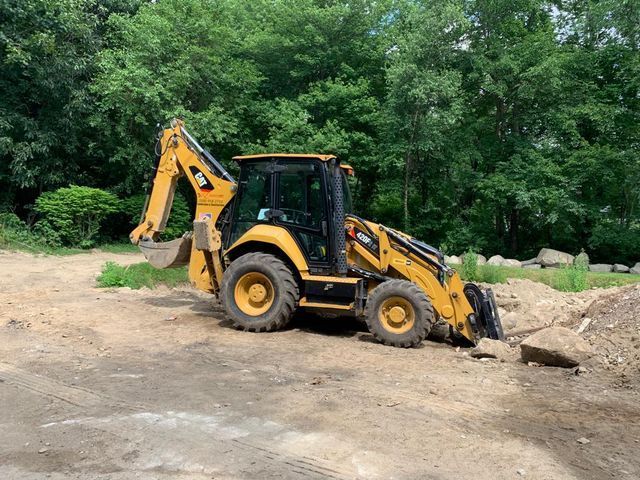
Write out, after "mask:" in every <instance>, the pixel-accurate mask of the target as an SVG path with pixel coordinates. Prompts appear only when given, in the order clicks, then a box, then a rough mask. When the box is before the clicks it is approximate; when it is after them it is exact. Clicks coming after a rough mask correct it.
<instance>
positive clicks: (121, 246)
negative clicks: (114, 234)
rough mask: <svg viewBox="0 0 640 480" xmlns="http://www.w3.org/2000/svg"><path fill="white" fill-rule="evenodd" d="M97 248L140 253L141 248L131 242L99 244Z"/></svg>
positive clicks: (113, 251)
mask: <svg viewBox="0 0 640 480" xmlns="http://www.w3.org/2000/svg"><path fill="white" fill-rule="evenodd" d="M96 248H97V249H98V250H100V251H101V252H106V253H140V248H138V246H137V245H134V244H133V243H131V242H126V243H125V242H122V243H105V244H103V245H98V246H97V247H96Z"/></svg>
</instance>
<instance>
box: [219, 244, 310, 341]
mask: <svg viewBox="0 0 640 480" xmlns="http://www.w3.org/2000/svg"><path fill="white" fill-rule="evenodd" d="M220 299H221V301H222V304H223V306H224V308H225V310H226V312H227V314H228V315H229V317H231V319H232V321H233V324H234V326H235V327H236V328H239V329H241V330H246V331H249V332H272V331H274V330H279V329H281V328H284V327H285V326H286V325H287V324H288V323H289V321H290V320H291V317H292V316H293V313H294V312H295V309H296V305H297V303H298V300H299V290H298V284H297V282H296V280H295V278H294V276H293V273H292V272H291V270H290V269H289V267H287V265H286V264H285V263H284V262H283V261H282V260H280V259H279V258H278V257H276V256H274V255H270V254H268V253H261V252H256V253H247V254H245V255H242V256H241V257H238V258H237V259H236V260H234V261H233V262H231V265H230V266H229V268H228V269H227V270H226V271H225V272H224V276H223V278H222V285H221V288H220Z"/></svg>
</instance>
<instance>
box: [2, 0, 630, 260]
mask: <svg viewBox="0 0 640 480" xmlns="http://www.w3.org/2000/svg"><path fill="white" fill-rule="evenodd" d="M639 26H640V2H638V0H554V1H542V0H516V1H514V0H442V1H437V2H431V1H426V0H349V1H347V0H252V1H251V2H244V1H239V0H159V1H156V2H144V1H141V0H139V1H136V0H109V1H106V2H105V1H100V2H98V1H96V0H20V1H18V0H2V1H0V32H2V33H1V34H0V89H1V90H2V93H3V102H2V103H1V104H0V157H2V158H1V160H0V210H5V211H6V210H9V211H14V212H16V213H18V215H19V216H20V217H21V218H23V219H25V220H27V221H28V222H32V221H33V219H32V218H31V215H32V214H33V209H32V208H31V207H30V205H32V204H33V203H34V201H35V199H36V198H37V197H38V195H40V193H42V192H43V191H48V190H53V189H56V188H58V187H61V186H66V185H68V184H69V183H75V184H78V185H88V186H92V187H100V188H106V189H108V190H110V191H111V192H113V193H115V194H117V195H118V196H120V197H122V198H123V197H127V196H131V195H136V194H139V193H141V192H142V190H143V188H144V185H145V184H146V177H147V175H148V173H149V169H150V166H151V164H152V157H153V133H154V129H155V125H156V123H157V122H159V121H160V122H166V120H167V119H169V118H170V117H172V116H181V117H183V118H185V120H186V122H187V124H188V126H189V128H190V130H192V131H193V133H194V134H195V135H196V136H197V137H198V138H200V140H201V142H202V143H203V144H204V145H207V146H208V147H209V149H210V150H211V151H212V152H214V153H215V154H217V156H218V157H219V158H220V159H222V160H223V161H224V162H225V163H227V164H228V165H229V166H230V167H231V168H233V166H232V165H230V164H229V162H228V159H229V158H230V157H231V156H232V155H235V154H240V153H251V152H261V151H273V150H277V151H319V152H326V153H336V154H338V155H339V156H340V157H341V158H342V159H344V160H345V161H347V162H348V163H349V164H351V165H353V166H354V167H355V168H356V173H357V175H358V182H357V184H356V185H354V190H355V192H354V193H355V200H356V206H357V208H358V210H359V213H361V214H362V215H363V216H368V217H370V218H373V219H376V220H379V221H382V222H384V223H387V224H389V225H393V226H396V227H398V228H403V229H405V230H407V231H408V232H410V233H412V234H414V235H416V236H418V237H421V238H423V239H425V240H427V241H429V242H431V243H433V244H435V245H440V246H442V247H444V248H445V250H447V251H448V252H450V253H460V252H462V251H465V250H467V249H469V248H471V249H474V250H475V251H481V252H483V253H484V254H485V255H491V254H494V253H501V254H503V255H508V256H518V257H530V256H532V254H534V253H535V252H536V251H537V249H538V248H539V247H541V246H551V247H554V248H559V249H562V250H566V251H569V252H573V253H577V252H578V251H579V250H580V248H585V250H587V252H589V254H590V256H591V259H592V260H593V261H600V260H606V261H609V262H611V261H622V262H631V261H634V262H635V261H638V260H640V205H639V203H640V55H639V48H640V27H639Z"/></svg>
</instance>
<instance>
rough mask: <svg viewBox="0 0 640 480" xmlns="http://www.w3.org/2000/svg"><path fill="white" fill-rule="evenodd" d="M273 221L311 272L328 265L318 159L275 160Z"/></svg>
mask: <svg viewBox="0 0 640 480" xmlns="http://www.w3.org/2000/svg"><path fill="white" fill-rule="evenodd" d="M277 172H278V173H277V174H276V180H275V202H274V203H275V209H276V211H277V216H275V223H276V224H277V225H280V226H282V227H284V228H286V229H287V230H288V231H290V232H291V234H292V235H293V237H294V238H295V240H296V242H297V243H298V244H299V245H300V247H301V249H302V251H303V253H304V255H305V256H306V257H307V262H308V264H309V267H310V269H311V272H312V273H326V272H327V271H328V270H329V268H330V261H329V257H330V255H329V252H330V250H329V247H330V245H329V241H328V239H329V235H328V231H327V225H328V218H329V215H328V203H327V200H328V195H327V179H326V169H325V166H324V164H323V163H322V162H321V161H320V160H309V159H300V160H297V159H295V158H294V159H278V168H277Z"/></svg>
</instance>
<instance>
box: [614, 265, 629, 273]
mask: <svg viewBox="0 0 640 480" xmlns="http://www.w3.org/2000/svg"><path fill="white" fill-rule="evenodd" d="M629 270H630V268H629V267H627V266H626V265H623V264H621V263H614V264H613V271H614V272H616V273H629Z"/></svg>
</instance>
